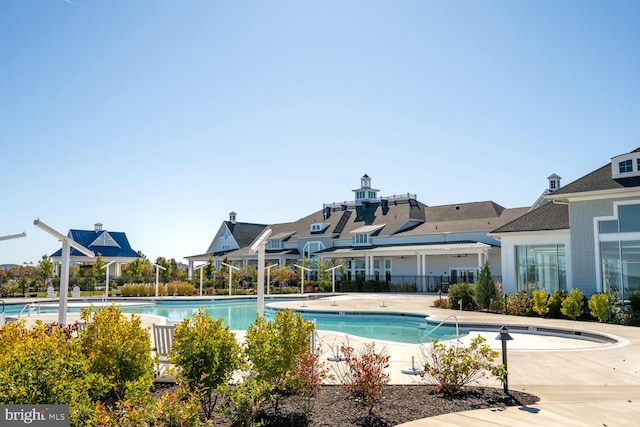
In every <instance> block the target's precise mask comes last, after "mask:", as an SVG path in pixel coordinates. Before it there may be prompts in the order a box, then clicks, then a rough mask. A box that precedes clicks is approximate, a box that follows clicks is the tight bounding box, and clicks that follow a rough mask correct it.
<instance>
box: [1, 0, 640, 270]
mask: <svg viewBox="0 0 640 427" xmlns="http://www.w3.org/2000/svg"><path fill="white" fill-rule="evenodd" d="M638 22H640V2H637V1H620V0H615V1H585V0H580V1H568V0H562V1H557V0H553V1H545V0H535V1H533V0H532V1H528V0H522V1H511V0H507V1H497V0H496V1H456V0H447V1H444V0H443V1H427V0H422V1H405V0H400V1H398V0H394V1H375V0H366V1H343V0H339V1H331V0H328V1H318V2H306V1H304V2H303V1H293V0H292V1H225V2H221V1H213V0H206V1H205V0H192V1H165V0H126V1H120V0H110V1H106V0H105V1H97V0H72V1H65V0H48V1H41V0H40V1H35V0H2V1H0V186H1V187H0V188H1V200H2V202H3V203H2V210H1V212H2V213H1V214H0V236H5V235H9V234H15V233H20V232H22V231H26V232H27V237H26V238H21V239H15V240H6V241H0V264H4V263H17V264H22V263H23V262H33V263H34V264H35V263H36V262H37V261H38V260H39V259H40V258H41V256H42V255H43V254H51V253H53V252H54V251H55V250H57V249H58V248H59V244H58V243H57V242H56V241H55V240H54V239H53V238H52V237H50V236H49V235H47V234H46V233H44V232H43V231H41V230H39V229H38V228H36V227H34V226H33V220H34V219H35V218H40V219H41V220H42V221H43V222H44V223H46V224H48V225H50V226H51V227H53V228H55V229H57V230H59V231H61V232H62V233H65V234H66V233H67V231H68V230H69V229H71V228H76V229H92V228H93V224H94V223H96V222H101V223H102V224H103V227H104V228H105V229H106V230H112V231H124V232H126V233H127V235H128V237H129V240H130V243H131V244H132V246H133V248H134V249H135V250H141V251H142V252H144V253H145V254H146V255H147V256H148V257H149V258H151V259H152V260H155V258H156V257H158V256H164V257H166V258H176V259H177V260H179V261H181V260H182V258H183V257H184V256H188V255H194V254H199V253H203V252H204V251H206V249H207V247H208V245H209V243H210V242H211V240H212V238H213V236H214V234H215V232H216V231H217V229H218V227H219V226H220V224H221V222H222V221H224V220H226V219H227V218H228V213H229V212H230V211H232V210H233V211H235V212H237V213H238V221H244V222H255V223H278V222H289V221H293V220H296V219H298V218H300V217H302V216H305V215H307V214H309V213H311V212H314V211H316V210H319V209H321V208H322V203H330V202H334V201H342V200H349V199H351V198H352V197H353V193H352V191H351V190H352V189H354V188H356V187H358V186H359V185H360V177H361V176H362V175H363V174H365V173H366V174H368V175H369V176H371V177H372V184H373V186H374V187H376V188H378V189H380V190H381V191H380V194H381V195H392V194H400V193H407V192H410V193H416V194H417V195H418V199H419V200H420V201H421V202H423V203H425V204H427V205H440V204H449V203H463V202H473V201H483V200H493V201H495V202H496V203H498V204H501V205H503V206H505V207H520V206H527V205H530V204H531V203H533V202H534V201H535V200H536V198H537V197H538V196H539V195H540V193H541V192H542V191H543V190H544V189H545V188H546V186H547V180H546V177H547V176H548V175H550V174H551V173H557V174H559V175H560V176H562V178H563V181H562V183H563V184H567V183H569V182H571V181H573V180H575V179H577V178H579V177H581V176H583V175H585V174H586V173H588V172H590V171H592V170H593V169H595V168H598V167H600V166H602V165H604V164H605V163H607V162H608V161H609V159H610V158H611V157H612V156H615V155H618V154H622V153H626V152H629V151H631V150H634V149H635V148H638V147H639V146H640V120H638V118H639V117H640V79H639V78H638V76H640V26H638V25H637V23H638Z"/></svg>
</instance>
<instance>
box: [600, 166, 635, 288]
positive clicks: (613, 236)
mask: <svg viewBox="0 0 640 427" xmlns="http://www.w3.org/2000/svg"><path fill="white" fill-rule="evenodd" d="M612 167H613V166H612ZM628 205H640V199H634V200H618V201H615V202H613V215H609V216H594V217H593V242H594V243H593V244H594V248H593V249H594V250H593V252H594V254H595V266H596V292H602V290H603V289H604V288H603V285H602V263H601V254H600V242H624V241H628V240H640V232H628V233H603V234H600V225H599V223H600V222H601V221H620V217H619V216H618V214H619V212H620V210H619V209H618V208H619V207H620V206H628Z"/></svg>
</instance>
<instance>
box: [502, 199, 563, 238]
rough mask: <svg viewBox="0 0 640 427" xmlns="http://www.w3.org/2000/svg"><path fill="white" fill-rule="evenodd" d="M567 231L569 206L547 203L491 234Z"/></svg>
mask: <svg viewBox="0 0 640 427" xmlns="http://www.w3.org/2000/svg"><path fill="white" fill-rule="evenodd" d="M565 229H566V230H568V229H569V206H568V205H566V204H555V203H546V204H544V205H542V206H540V207H538V208H536V209H534V210H532V211H530V212H527V213H526V214H524V215H522V216H521V217H519V218H517V219H515V220H513V221H511V222H509V223H507V224H505V225H503V226H502V227H499V228H497V229H495V230H493V231H492V232H491V234H499V233H512V232H518V231H544V230H565Z"/></svg>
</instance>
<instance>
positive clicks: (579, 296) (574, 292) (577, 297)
mask: <svg viewBox="0 0 640 427" xmlns="http://www.w3.org/2000/svg"><path fill="white" fill-rule="evenodd" d="M583 306H584V294H583V293H582V291H581V290H580V289H578V288H573V289H571V292H569V295H567V297H566V298H565V299H564V301H562V308H561V309H560V311H561V312H562V314H564V315H565V316H567V317H568V318H569V319H572V320H575V319H577V318H578V317H579V316H580V315H581V314H582V308H583Z"/></svg>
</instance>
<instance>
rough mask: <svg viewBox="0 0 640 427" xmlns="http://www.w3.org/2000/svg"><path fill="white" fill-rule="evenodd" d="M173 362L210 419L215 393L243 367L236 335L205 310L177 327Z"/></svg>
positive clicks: (183, 381) (172, 349)
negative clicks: (234, 372)
mask: <svg viewBox="0 0 640 427" xmlns="http://www.w3.org/2000/svg"><path fill="white" fill-rule="evenodd" d="M170 359H171V361H172V362H173V363H174V364H175V365H176V367H177V368H178V369H177V379H178V382H180V383H182V384H185V385H186V386H187V387H188V388H189V390H190V391H191V392H193V393H196V394H197V395H198V396H199V398H200V402H201V404H202V410H203V411H204V413H205V414H206V415H207V417H210V416H211V414H212V412H213V409H214V408H215V405H216V397H217V395H216V394H215V393H214V392H215V391H216V390H218V388H219V387H220V386H222V385H224V384H226V383H227V382H228V381H229V380H230V379H231V375H232V374H233V371H234V370H236V369H238V368H240V367H241V366H242V359H241V348H240V346H239V345H238V343H237V341H236V336H235V334H234V333H233V332H232V331H230V330H229V327H228V326H226V325H225V324H224V323H223V321H222V319H218V320H213V319H211V316H210V315H209V313H205V312H203V309H202V307H200V308H199V309H198V312H197V313H195V314H194V315H193V318H192V319H189V318H186V319H184V320H183V321H182V323H180V324H179V325H178V326H176V329H175V331H174V341H173V344H172V347H171V354H170Z"/></svg>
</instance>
